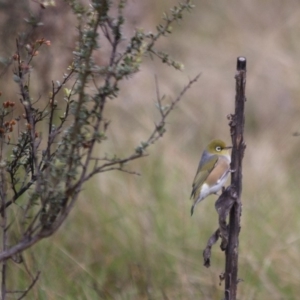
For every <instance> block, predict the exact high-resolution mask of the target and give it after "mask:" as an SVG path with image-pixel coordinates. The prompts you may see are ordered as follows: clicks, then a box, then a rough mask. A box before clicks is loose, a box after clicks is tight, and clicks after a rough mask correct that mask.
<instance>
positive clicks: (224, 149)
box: [191, 140, 232, 215]
mask: <svg viewBox="0 0 300 300" xmlns="http://www.w3.org/2000/svg"><path fill="white" fill-rule="evenodd" d="M230 148H232V147H231V146H226V144H225V143H224V142H223V141H221V140H213V141H211V142H210V143H209V144H208V145H207V147H206V148H205V150H204V151H203V153H202V156H201V160H200V163H199V166H198V170H197V172H196V176H195V179H194V182H193V190H192V193H191V198H193V199H194V204H193V206H192V208H191V215H193V213H194V209H195V206H196V204H197V203H199V202H200V201H202V200H203V199H204V198H206V197H207V196H208V195H210V194H216V193H217V192H218V191H220V190H221V188H222V187H223V185H224V184H225V182H226V180H227V178H228V175H229V173H230V162H231V158H230V153H229V149H230Z"/></svg>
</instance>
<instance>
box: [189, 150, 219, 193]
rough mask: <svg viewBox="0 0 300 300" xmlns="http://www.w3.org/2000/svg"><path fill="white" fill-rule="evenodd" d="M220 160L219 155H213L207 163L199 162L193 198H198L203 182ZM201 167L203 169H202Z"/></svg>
mask: <svg viewBox="0 0 300 300" xmlns="http://www.w3.org/2000/svg"><path fill="white" fill-rule="evenodd" d="M217 161H218V156H217V155H212V156H211V157H210V158H209V159H208V160H207V161H206V162H205V164H203V163H202V164H201V162H200V164H199V167H198V170H197V173H196V176H195V179H194V182H193V190H192V193H191V198H192V197H193V198H198V197H199V194H200V188H199V187H200V186H201V185H202V184H203V182H204V181H205V180H206V178H207V177H208V175H209V174H210V173H211V171H212V170H213V169H214V167H215V165H216V163H217ZM200 169H201V171H200Z"/></svg>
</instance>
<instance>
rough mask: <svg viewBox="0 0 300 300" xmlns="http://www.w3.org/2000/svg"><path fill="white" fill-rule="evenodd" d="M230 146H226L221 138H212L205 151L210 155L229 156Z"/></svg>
mask: <svg viewBox="0 0 300 300" xmlns="http://www.w3.org/2000/svg"><path fill="white" fill-rule="evenodd" d="M231 148H232V147H231V146H226V144H225V142H223V141H222V140H212V141H211V142H210V143H209V144H208V145H207V147H206V151H207V152H208V153H209V154H212V155H215V154H216V155H225V156H229V154H230V153H229V149H231Z"/></svg>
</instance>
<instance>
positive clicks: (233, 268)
mask: <svg viewBox="0 0 300 300" xmlns="http://www.w3.org/2000/svg"><path fill="white" fill-rule="evenodd" d="M235 80H236V96H235V113H234V115H231V116H230V123H229V126H230V133H231V138H232V146H233V148H232V157H231V158H232V162H231V169H232V174H231V185H232V187H233V188H234V189H235V191H236V195H237V200H236V202H235V204H234V205H233V206H232V208H231V211H230V215H229V225H228V245H227V247H226V251H225V256H226V265H225V300H236V294H237V284H238V281H239V280H238V254H239V253H238V250H239V233H240V229H241V225H240V218H241V212H242V203H241V194H242V160H243V156H244V151H245V148H246V145H245V143H244V124H245V114H244V106H245V101H246V97H245V88H246V58H245V57H238V58H237V73H236V76H235Z"/></svg>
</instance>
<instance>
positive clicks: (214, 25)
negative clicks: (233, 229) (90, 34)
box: [11, 0, 300, 300]
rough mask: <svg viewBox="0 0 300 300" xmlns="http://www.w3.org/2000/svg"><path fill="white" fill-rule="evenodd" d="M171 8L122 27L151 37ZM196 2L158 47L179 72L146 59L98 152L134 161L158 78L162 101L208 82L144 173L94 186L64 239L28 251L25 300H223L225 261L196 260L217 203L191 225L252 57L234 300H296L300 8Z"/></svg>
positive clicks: (153, 114)
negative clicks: (240, 74)
mask: <svg viewBox="0 0 300 300" xmlns="http://www.w3.org/2000/svg"><path fill="white" fill-rule="evenodd" d="M175 3H176V1H173V0H169V1H158V0H155V1H154V0H153V1H143V3H142V2H140V1H129V3H128V7H127V9H126V13H127V15H128V17H129V18H130V20H131V21H130V22H131V24H129V25H128V28H126V30H127V31H128V33H130V30H131V28H132V26H137V27H144V28H145V29H146V30H152V31H153V30H154V28H153V27H154V24H156V23H157V22H159V21H160V18H161V14H162V11H163V10H167V9H168V8H169V7H170V6H172V5H174V4H175ZM196 5H197V6H196V8H195V10H194V11H193V12H192V13H191V14H189V15H188V16H187V17H186V18H185V19H184V21H183V22H182V24H180V25H176V26H175V29H174V34H173V35H172V36H171V37H170V38H169V39H165V40H164V41H163V42H161V44H160V47H161V48H162V49H165V50H166V51H168V52H170V53H171V54H172V56H173V57H174V58H176V59H178V60H179V61H181V62H183V63H184V65H185V71H184V72H183V73H180V72H175V73H174V72H173V71H172V70H170V69H169V68H167V67H166V66H161V65H159V64H157V62H153V61H147V62H146V64H145V65H144V67H143V68H142V72H141V73H139V74H137V75H136V76H135V77H134V78H133V79H130V80H128V82H126V83H124V85H123V91H122V97H121V98H120V99H118V100H115V101H113V102H111V103H109V107H108V111H107V113H108V117H109V118H111V120H112V123H111V125H110V129H109V130H110V132H109V133H110V137H109V140H108V141H107V142H106V143H105V145H103V146H102V147H103V148H99V150H100V149H103V151H107V152H109V151H115V152H116V153H118V154H122V153H125V154H126V153H130V151H132V149H134V148H135V147H136V146H137V145H138V143H139V142H140V141H142V140H143V139H145V136H147V134H149V133H150V131H151V129H152V126H153V124H154V121H155V120H157V119H158V117H159V116H158V112H157V111H156V110H155V107H154V103H155V85H154V74H156V75H157V76H158V79H159V88H160V91H161V94H165V95H166V96H167V99H170V98H173V99H174V97H175V96H176V95H177V93H178V92H179V91H180V90H181V89H182V87H183V85H185V84H186V82H187V81H188V77H192V76H194V75H195V74H196V73H198V72H200V71H201V72H202V76H201V78H200V80H199V81H198V83H197V84H196V85H194V86H193V88H192V89H191V90H190V91H189V92H188V94H187V96H185V99H184V100H183V101H182V102H181V103H180V104H179V106H178V107H177V108H176V109H175V110H174V112H173V114H172V116H171V117H170V119H169V120H168V124H167V129H168V131H167V133H166V135H165V136H164V138H163V139H162V140H160V141H159V142H158V143H157V144H156V145H155V146H154V147H153V148H152V149H151V150H150V156H149V157H147V158H144V159H141V160H140V161H136V162H134V163H133V164H131V166H130V168H131V169H132V170H135V171H138V172H140V173H141V176H132V175H129V174H120V173H117V172H111V173H107V174H101V175H99V176H97V178H94V179H93V180H92V181H91V182H90V183H89V184H87V185H86V187H85V190H84V191H83V193H82V196H81V199H80V201H79V202H78V205H77V207H76V208H75V209H74V211H73V212H72V214H71V216H70V218H69V220H68V221H67V222H66V223H65V224H64V226H63V227H62V228H61V230H60V231H59V232H58V233H57V234H56V235H55V236H53V237H51V238H50V239H48V240H45V241H42V242H41V243H40V244H38V245H37V246H36V247H34V248H32V249H30V250H28V251H26V252H25V253H24V257H25V258H26V261H27V262H28V264H29V266H31V267H32V268H34V269H40V270H41V271H42V275H41V278H40V280H39V281H38V283H37V285H36V286H35V288H34V289H33V292H31V294H30V297H29V296H28V297H29V298H34V299H122V300H123V299H221V298H222V294H223V285H222V286H219V274H220V273H221V272H222V271H223V270H224V257H223V253H221V251H220V250H219V247H218V246H216V247H214V249H213V252H212V266H211V267H210V268H209V269H206V268H205V267H203V262H202V250H203V249H204V247H205V243H206V241H207V239H208V238H209V236H210V235H211V233H212V232H213V231H214V230H215V229H216V226H217V218H216V212H215V210H214V200H215V197H214V196H210V197H209V198H208V199H207V200H206V201H204V202H203V203H201V205H199V206H198V207H197V209H196V213H195V215H194V216H193V218H190V216H189V211H190V205H191V202H190V201H189V200H188V198H189V194H190V188H191V183H192V180H193V176H194V172H195V171H196V168H197V164H198V160H199V157H200V154H201V152H202V150H203V146H204V145H205V144H206V143H207V142H208V141H209V140H210V139H212V138H217V137H221V138H223V139H225V140H227V141H228V142H229V141H230V135H229V130H228V127H227V119H226V115H227V114H229V113H232V112H233V106H234V72H235V62H236V57H237V56H239V55H245V56H246V57H247V59H248V74H247V76H248V80H247V97H248V101H247V103H246V128H245V130H246V132H245V139H246V143H247V149H246V153H245V159H244V189H243V198H242V201H243V215H242V231H241V236H240V265H239V276H240V278H241V279H243V282H241V283H240V284H239V291H238V295H239V296H238V298H239V299H243V300H250V299H251V300H252V299H275V300H277V299H278V300H279V299H297V298H298V295H299V293H300V286H299V280H300V271H299V270H300V262H299V256H300V253H299V248H300V239H299V232H300V204H299V166H300V160H299V144H300V140H299V137H293V136H292V134H293V132H295V131H299V130H300V121H299V115H300V101H299V94H300V88H299V80H300V75H299V74H300V64H298V61H299V57H300V40H299V38H298V36H299V34H300V22H299V19H300V3H299V2H298V1H293V0H287V1H284V2H282V1H279V0H276V1H275V0H272V1H271V0H265V1H263V2H262V1H258V0H254V1H251V2H250V1H238V0H234V1H231V2H230V3H227V2H226V3H225V2H224V3H223V2H220V1H206V2H203V3H200V2H199V3H198V2H197V3H196ZM66 34H67V32H66ZM54 38H55V36H54ZM60 38H61V37H60ZM52 47H53V48H54V47H55V43H54V44H53V46H52ZM54 58H55V59H54ZM53 59H54V61H53V65H54V66H57V65H59V64H60V63H61V57H60V56H59V55H57V56H54V57H53ZM66 65H67V64H66ZM57 70H60V69H59V68H58V67H54V70H53V72H52V73H51V74H54V73H55V74H57V73H58V72H57ZM54 71H55V72H54ZM62 72H63V71H61V73H62ZM36 263H37V264H36ZM11 272H14V273H12V274H13V275H12V277H11V285H12V286H14V287H16V288H18V289H20V285H23V286H24V287H25V286H26V284H28V281H26V279H25V277H26V276H25V275H24V272H23V271H22V270H21V269H20V270H17V271H16V270H15V269H12V270H11ZM11 289H12V288H11ZM31 296H32V297H31Z"/></svg>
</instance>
